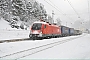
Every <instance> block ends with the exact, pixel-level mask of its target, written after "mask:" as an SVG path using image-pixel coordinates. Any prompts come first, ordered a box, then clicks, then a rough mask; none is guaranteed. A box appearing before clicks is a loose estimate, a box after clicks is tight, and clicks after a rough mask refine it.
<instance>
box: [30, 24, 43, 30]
mask: <svg viewBox="0 0 90 60" xmlns="http://www.w3.org/2000/svg"><path fill="white" fill-rule="evenodd" d="M41 26H42V24H41V23H35V24H33V26H32V30H40V29H41Z"/></svg>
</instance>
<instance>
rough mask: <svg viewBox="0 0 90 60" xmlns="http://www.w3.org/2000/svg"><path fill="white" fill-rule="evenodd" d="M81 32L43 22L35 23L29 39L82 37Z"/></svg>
mask: <svg viewBox="0 0 90 60" xmlns="http://www.w3.org/2000/svg"><path fill="white" fill-rule="evenodd" d="M80 34H82V32H81V31H80V30H75V29H74V28H69V27H66V26H58V25H56V24H50V23H49V22H45V21H43V20H41V21H38V22H34V23H33V25H32V26H31V29H30V34H29V37H30V38H32V39H38V38H39V39H43V38H54V37H55V38H57V37H65V36H72V35H80Z"/></svg>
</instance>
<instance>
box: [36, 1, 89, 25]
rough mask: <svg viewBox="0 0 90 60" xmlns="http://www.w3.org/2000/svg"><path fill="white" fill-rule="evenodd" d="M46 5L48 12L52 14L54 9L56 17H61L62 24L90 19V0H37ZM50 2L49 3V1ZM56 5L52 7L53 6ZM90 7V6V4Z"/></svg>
mask: <svg viewBox="0 0 90 60" xmlns="http://www.w3.org/2000/svg"><path fill="white" fill-rule="evenodd" d="M36 1H38V2H39V3H42V4H43V5H44V8H45V9H46V11H47V13H48V14H50V15H51V14H52V10H54V13H55V15H54V19H56V18H58V17H59V18H60V19H61V21H62V24H64V25H65V24H66V22H67V25H68V26H70V25H71V24H70V23H74V22H75V21H77V20H79V21H88V20H89V16H90V15H89V13H88V10H89V9H90V8H89V9H88V1H89V5H90V0H36ZM47 2H48V3H47ZM51 5H52V6H54V7H55V8H54V7H52V6H51ZM89 7H90V6H89Z"/></svg>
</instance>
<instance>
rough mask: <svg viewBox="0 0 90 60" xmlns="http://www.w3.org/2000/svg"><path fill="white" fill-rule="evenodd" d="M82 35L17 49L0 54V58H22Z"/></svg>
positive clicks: (16, 59)
mask: <svg viewBox="0 0 90 60" xmlns="http://www.w3.org/2000/svg"><path fill="white" fill-rule="evenodd" d="M82 36H84V35H82ZM82 36H78V37H74V38H70V39H66V40H62V41H56V42H53V43H49V44H45V45H41V46H38V47H34V48H30V49H26V50H22V51H19V52H15V53H11V54H7V55H4V56H1V57H0V59H6V58H9V59H11V58H12V59H13V58H15V60H18V59H23V58H24V57H27V56H30V55H33V54H35V53H38V52H41V51H44V50H46V49H49V48H52V47H54V46H57V45H60V44H63V43H66V42H69V41H72V40H74V39H77V38H80V37H82Z"/></svg>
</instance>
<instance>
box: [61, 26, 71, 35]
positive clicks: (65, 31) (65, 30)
mask: <svg viewBox="0 0 90 60" xmlns="http://www.w3.org/2000/svg"><path fill="white" fill-rule="evenodd" d="M61 36H69V27H66V26H61Z"/></svg>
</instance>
